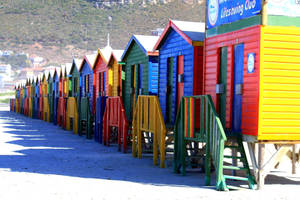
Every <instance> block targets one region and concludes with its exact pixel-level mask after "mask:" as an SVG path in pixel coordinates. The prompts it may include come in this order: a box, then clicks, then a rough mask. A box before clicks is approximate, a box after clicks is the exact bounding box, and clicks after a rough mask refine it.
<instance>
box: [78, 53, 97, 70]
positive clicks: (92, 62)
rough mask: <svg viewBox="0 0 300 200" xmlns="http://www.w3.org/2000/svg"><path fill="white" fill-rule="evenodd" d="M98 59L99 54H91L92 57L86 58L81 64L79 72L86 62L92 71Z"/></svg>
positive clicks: (87, 56)
mask: <svg viewBox="0 0 300 200" xmlns="http://www.w3.org/2000/svg"><path fill="white" fill-rule="evenodd" d="M96 57H97V54H90V55H86V56H84V58H83V60H82V62H81V65H80V67H79V71H81V70H82V66H83V63H84V61H86V62H87V63H88V65H89V66H90V67H91V69H92V68H93V67H94V65H95V61H96Z"/></svg>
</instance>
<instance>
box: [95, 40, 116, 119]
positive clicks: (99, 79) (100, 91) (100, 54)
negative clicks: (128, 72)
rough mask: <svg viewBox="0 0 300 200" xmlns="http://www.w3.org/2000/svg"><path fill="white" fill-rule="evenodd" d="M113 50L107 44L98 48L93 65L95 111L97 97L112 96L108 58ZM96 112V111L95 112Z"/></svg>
mask: <svg viewBox="0 0 300 200" xmlns="http://www.w3.org/2000/svg"><path fill="white" fill-rule="evenodd" d="M111 52H112V48H111V47H110V46H109V43H108V44H107V46H106V47H105V48H103V49H98V51H97V55H96V59H95V63H94V66H93V72H94V82H93V85H94V93H93V111H95V106H96V97H98V96H111V92H110V91H109V90H108V89H109V88H108V79H109V77H108V74H109V72H108V68H107V60H108V59H109V56H110V54H111ZM93 114H94V113H93Z"/></svg>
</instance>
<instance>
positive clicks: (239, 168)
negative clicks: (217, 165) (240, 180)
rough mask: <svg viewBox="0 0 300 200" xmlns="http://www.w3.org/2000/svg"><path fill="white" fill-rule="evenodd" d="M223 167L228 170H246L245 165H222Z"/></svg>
mask: <svg viewBox="0 0 300 200" xmlns="http://www.w3.org/2000/svg"><path fill="white" fill-rule="evenodd" d="M223 169H230V170H247V168H246V167H237V166H232V165H230V166H228V165H227V166H223Z"/></svg>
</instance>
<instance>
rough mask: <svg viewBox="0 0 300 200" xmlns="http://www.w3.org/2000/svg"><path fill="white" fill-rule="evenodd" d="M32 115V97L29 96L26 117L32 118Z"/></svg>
mask: <svg viewBox="0 0 300 200" xmlns="http://www.w3.org/2000/svg"><path fill="white" fill-rule="evenodd" d="M32 115H33V98H32V97H29V98H28V117H31V118H32Z"/></svg>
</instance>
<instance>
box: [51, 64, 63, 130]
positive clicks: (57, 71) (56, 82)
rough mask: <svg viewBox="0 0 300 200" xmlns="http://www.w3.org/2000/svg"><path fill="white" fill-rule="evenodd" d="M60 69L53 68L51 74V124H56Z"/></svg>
mask: <svg viewBox="0 0 300 200" xmlns="http://www.w3.org/2000/svg"><path fill="white" fill-rule="evenodd" d="M60 70H61V69H60V68H58V67H57V68H55V71H54V74H53V91H54V94H53V96H54V97H53V99H54V100H53V123H54V124H55V125H56V124H57V107H58V99H59V76H60Z"/></svg>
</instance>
